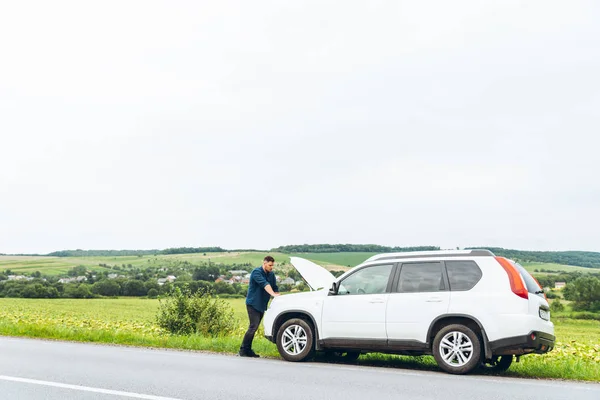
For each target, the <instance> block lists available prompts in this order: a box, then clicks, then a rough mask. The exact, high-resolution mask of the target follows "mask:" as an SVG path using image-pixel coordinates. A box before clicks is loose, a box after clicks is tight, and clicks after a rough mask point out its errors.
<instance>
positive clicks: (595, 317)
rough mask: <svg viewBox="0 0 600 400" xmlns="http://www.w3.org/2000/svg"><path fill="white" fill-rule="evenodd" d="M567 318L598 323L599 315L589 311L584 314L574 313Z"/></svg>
mask: <svg viewBox="0 0 600 400" xmlns="http://www.w3.org/2000/svg"><path fill="white" fill-rule="evenodd" d="M569 318H572V319H590V320H596V321H600V313H593V312H589V311H584V312H574V313H571V314H570V315H569Z"/></svg>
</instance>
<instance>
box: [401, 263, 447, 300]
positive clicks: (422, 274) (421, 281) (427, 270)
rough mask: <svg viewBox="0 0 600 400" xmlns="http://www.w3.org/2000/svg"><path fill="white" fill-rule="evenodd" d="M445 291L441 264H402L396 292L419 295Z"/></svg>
mask: <svg viewBox="0 0 600 400" xmlns="http://www.w3.org/2000/svg"><path fill="white" fill-rule="evenodd" d="M443 290H446V285H445V283H444V274H443V272H442V263H441V262H422V263H407V264H402V268H401V269H400V280H399V282H398V288H397V290H396V291H397V292H400V293H419V292H439V291H443Z"/></svg>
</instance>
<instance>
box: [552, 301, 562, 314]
mask: <svg viewBox="0 0 600 400" xmlns="http://www.w3.org/2000/svg"><path fill="white" fill-rule="evenodd" d="M550 311H552V312H561V311H565V305H564V304H563V303H561V301H560V300H559V299H556V300H554V301H553V302H552V303H551V304H550Z"/></svg>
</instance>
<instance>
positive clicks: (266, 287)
mask: <svg viewBox="0 0 600 400" xmlns="http://www.w3.org/2000/svg"><path fill="white" fill-rule="evenodd" d="M265 290H266V291H267V293H269V294H270V295H271V296H273V297H277V296H279V293H275V292H274V291H273V288H272V287H271V285H267V286H265Z"/></svg>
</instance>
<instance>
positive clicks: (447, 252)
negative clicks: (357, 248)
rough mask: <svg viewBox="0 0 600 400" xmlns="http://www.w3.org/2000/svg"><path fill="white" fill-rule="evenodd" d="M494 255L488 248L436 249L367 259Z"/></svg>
mask: <svg viewBox="0 0 600 400" xmlns="http://www.w3.org/2000/svg"><path fill="white" fill-rule="evenodd" d="M490 256H491V257H494V256H495V255H494V253H492V252H491V251H489V250H484V249H476V250H436V251H407V252H399V253H382V254H376V255H374V256H372V257H371V258H369V259H367V260H366V261H365V262H367V261H376V260H396V259H402V258H434V257H490Z"/></svg>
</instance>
